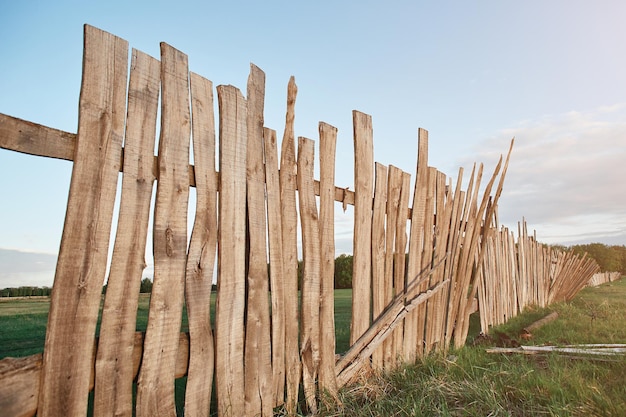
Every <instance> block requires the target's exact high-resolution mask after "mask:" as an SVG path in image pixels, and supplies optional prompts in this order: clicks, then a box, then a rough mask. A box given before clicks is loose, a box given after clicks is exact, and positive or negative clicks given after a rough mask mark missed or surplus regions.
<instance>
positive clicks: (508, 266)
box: [478, 221, 619, 334]
mask: <svg viewBox="0 0 626 417" xmlns="http://www.w3.org/2000/svg"><path fill="white" fill-rule="evenodd" d="M495 228H496V229H497V228H498V226H497V225H495ZM484 250H485V251H486V254H485V256H484V261H483V264H482V266H481V268H480V269H479V270H478V274H479V278H478V283H479V289H478V305H479V310H480V324H481V331H482V332H483V333H485V334H486V333H488V331H489V328H490V327H491V326H493V325H498V324H502V323H504V322H506V321H507V320H508V319H510V318H512V317H515V316H516V315H517V314H519V313H521V312H522V311H523V310H524V308H525V307H527V306H529V305H536V306H540V307H545V306H547V305H548V304H550V303H553V302H558V301H569V300H571V299H572V298H573V297H574V296H575V295H576V293H578V291H580V290H581V289H582V288H584V287H585V286H586V285H587V284H588V283H589V282H590V279H592V277H593V276H595V275H594V274H596V273H597V272H598V271H599V270H600V267H599V266H598V264H597V263H596V261H594V260H593V259H591V258H589V257H587V256H581V255H577V254H575V253H574V252H563V251H560V250H556V249H554V248H551V247H550V246H547V245H544V244H542V243H539V242H538V241H537V238H536V236H529V235H528V230H527V227H526V222H525V221H522V222H521V223H519V224H518V239H517V242H516V241H515V236H514V233H512V232H510V231H509V230H508V229H507V228H506V227H502V228H500V229H499V230H498V231H497V232H496V233H493V234H492V235H491V236H489V238H488V239H487V240H486V241H485V242H484ZM596 275H597V274H596ZM617 275H619V273H617Z"/></svg>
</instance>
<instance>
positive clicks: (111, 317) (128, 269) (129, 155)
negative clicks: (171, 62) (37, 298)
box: [94, 50, 160, 416]
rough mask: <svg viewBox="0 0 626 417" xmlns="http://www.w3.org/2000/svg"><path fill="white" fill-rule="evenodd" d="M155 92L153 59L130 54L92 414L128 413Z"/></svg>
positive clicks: (157, 69) (157, 68)
mask: <svg viewBox="0 0 626 417" xmlns="http://www.w3.org/2000/svg"><path fill="white" fill-rule="evenodd" d="M159 88H160V63H159V61H157V60H156V59H154V58H152V57H150V56H148V55H146V54H144V53H142V52H140V51H137V50H133V52H132V62H131V70H130V83H129V90H128V116H127V121H126V136H125V139H124V148H125V152H124V175H123V177H122V195H121V199H120V213H119V216H118V217H119V219H118V223H117V232H116V234H115V245H114V247H113V257H112V260H111V268H110V272H109V279H108V281H107V291H106V298H105V301H104V306H103V309H102V324H101V326H100V339H99V344H98V355H97V358H96V389H95V394H94V415H97V416H99V415H119V416H131V415H132V412H133V406H132V402H133V379H134V378H133V377H134V374H133V368H132V364H133V362H132V353H133V345H134V336H135V323H136V321H137V305H138V297H139V287H140V284H141V279H142V274H143V270H144V269H145V266H146V261H145V253H146V240H147V235H148V221H149V217H150V199H151V197H152V185H153V179H154V177H153V175H152V159H153V156H154V143H155V136H156V117H157V109H158V101H159Z"/></svg>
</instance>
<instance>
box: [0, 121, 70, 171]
mask: <svg viewBox="0 0 626 417" xmlns="http://www.w3.org/2000/svg"><path fill="white" fill-rule="evenodd" d="M75 147H76V134H75V133H69V132H64V131H62V130H58V129H53V128H51V127H46V126H42V125H39V124H37V123H33V122H29V121H26V120H22V119H18V118H17V117H12V116H7V115H6V114H2V113H0V148H2V149H8V150H11V151H16V152H21V153H26V154H29V155H37V156H47V157H49V158H57V159H65V160H67V161H72V160H74V148H75Z"/></svg>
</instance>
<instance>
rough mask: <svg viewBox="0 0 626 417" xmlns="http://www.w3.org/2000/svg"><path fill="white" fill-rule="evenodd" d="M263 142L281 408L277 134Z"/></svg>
mask: <svg viewBox="0 0 626 417" xmlns="http://www.w3.org/2000/svg"><path fill="white" fill-rule="evenodd" d="M263 142H264V146H265V190H266V193H267V229H268V244H269V256H270V285H271V299H272V379H273V382H272V386H273V391H274V406H278V405H281V404H283V403H284V401H285V302H286V300H285V288H284V286H285V277H284V272H283V254H284V251H283V227H282V223H281V211H282V207H281V204H280V183H279V173H278V145H277V143H276V132H275V131H274V130H272V129H267V128H265V129H264V132H263ZM296 291H297V289H296ZM296 337H297V335H296ZM296 353H297V351H296Z"/></svg>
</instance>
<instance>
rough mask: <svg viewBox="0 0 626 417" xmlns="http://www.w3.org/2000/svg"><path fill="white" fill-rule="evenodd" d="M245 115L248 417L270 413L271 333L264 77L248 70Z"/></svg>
mask: <svg viewBox="0 0 626 417" xmlns="http://www.w3.org/2000/svg"><path fill="white" fill-rule="evenodd" d="M247 93H248V97H247V100H246V102H247V104H248V111H247V135H248V137H247V141H248V144H247V164H246V167H247V168H246V171H247V202H248V208H247V216H248V217H247V230H248V260H247V262H248V267H247V272H248V276H247V282H248V286H247V288H248V294H247V295H248V298H247V308H246V348H245V356H244V370H245V392H244V395H245V403H246V415H249V416H252V415H255V416H257V415H262V416H271V415H272V414H273V406H274V400H273V393H272V361H271V337H270V334H271V330H270V310H269V292H268V290H269V289H268V274H267V243H266V241H267V223H266V217H267V214H266V211H265V167H264V166H263V107H264V99H265V74H264V73H263V71H261V70H260V69H259V68H258V67H257V66H255V65H253V64H251V65H250V75H249V76H248V92H247Z"/></svg>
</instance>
